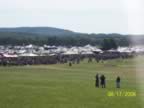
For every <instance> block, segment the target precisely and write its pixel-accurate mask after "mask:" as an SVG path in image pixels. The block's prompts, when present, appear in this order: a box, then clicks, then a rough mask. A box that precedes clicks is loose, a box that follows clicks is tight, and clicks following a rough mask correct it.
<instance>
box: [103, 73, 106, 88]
mask: <svg viewBox="0 0 144 108" xmlns="http://www.w3.org/2000/svg"><path fill="white" fill-rule="evenodd" d="M103 88H106V77H105V76H104V75H103Z"/></svg>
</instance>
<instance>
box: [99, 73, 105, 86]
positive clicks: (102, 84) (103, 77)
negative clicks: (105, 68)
mask: <svg viewBox="0 0 144 108" xmlns="http://www.w3.org/2000/svg"><path fill="white" fill-rule="evenodd" d="M105 79H106V78H105V76H104V75H101V77H100V80H101V86H102V88H105V87H106V81H105Z"/></svg>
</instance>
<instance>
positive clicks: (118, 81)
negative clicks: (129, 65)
mask: <svg viewBox="0 0 144 108" xmlns="http://www.w3.org/2000/svg"><path fill="white" fill-rule="evenodd" d="M120 81H121V79H120V77H119V76H118V77H117V78H116V88H120Z"/></svg>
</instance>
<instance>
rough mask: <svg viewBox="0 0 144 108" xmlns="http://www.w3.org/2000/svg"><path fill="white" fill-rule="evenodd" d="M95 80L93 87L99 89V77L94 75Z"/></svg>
mask: <svg viewBox="0 0 144 108" xmlns="http://www.w3.org/2000/svg"><path fill="white" fill-rule="evenodd" d="M95 78H96V82H95V86H96V87H98V88H99V75H98V74H96V76H95Z"/></svg>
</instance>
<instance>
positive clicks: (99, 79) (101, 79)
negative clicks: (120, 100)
mask: <svg viewBox="0 0 144 108" xmlns="http://www.w3.org/2000/svg"><path fill="white" fill-rule="evenodd" d="M115 82H116V88H120V82H121V78H120V77H119V76H117V78H116V80H115ZM95 86H96V87H97V88H99V87H101V88H106V77H105V76H104V75H101V76H99V74H96V76H95Z"/></svg>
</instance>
